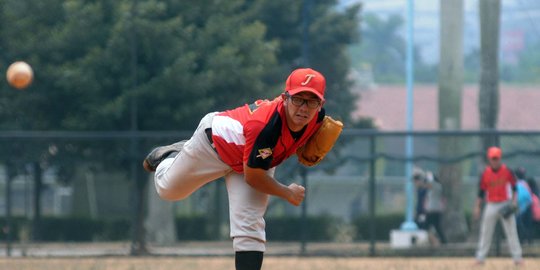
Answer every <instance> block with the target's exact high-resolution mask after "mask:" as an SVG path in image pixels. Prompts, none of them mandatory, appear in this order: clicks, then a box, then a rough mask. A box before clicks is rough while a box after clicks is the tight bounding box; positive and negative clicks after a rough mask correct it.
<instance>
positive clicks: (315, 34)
mask: <svg viewBox="0 0 540 270" xmlns="http://www.w3.org/2000/svg"><path fill="white" fill-rule="evenodd" d="M303 2H305V3H308V2H309V3H310V7H309V8H308V9H307V10H308V12H307V14H306V15H307V16H308V19H309V28H308V37H307V38H308V42H309V48H310V49H309V55H308V58H309V65H310V66H311V67H313V68H315V69H317V70H319V71H321V72H322V73H323V74H324V75H325V77H326V81H327V92H326V93H327V100H328V102H327V103H326V105H325V108H326V110H327V113H328V114H330V115H332V116H334V117H335V118H339V119H341V120H343V121H344V122H345V124H346V125H347V124H350V123H351V119H350V114H351V112H352V111H353V110H354V106H355V99H356V97H354V96H353V95H352V93H351V91H350V88H351V86H352V83H351V81H350V80H349V79H348V78H347V76H348V75H349V69H350V61H349V55H348V52H347V47H348V46H349V45H350V44H352V43H354V42H356V41H358V40H359V38H360V37H359V31H358V22H359V18H358V16H359V12H360V6H359V5H353V6H350V7H348V8H346V9H345V10H343V11H338V10H336V9H335V6H336V4H337V1H335V0H319V1H314V0H312V1H292V2H291V1H286V0H276V1H269V0H258V1H254V3H253V4H250V5H248V6H250V8H252V10H253V11H252V12H251V13H250V14H251V16H252V19H253V20H259V21H261V22H262V23H264V25H266V26H267V32H266V36H265V38H266V39H267V40H268V41H272V42H275V43H276V44H277V50H276V52H277V53H276V55H277V62H278V66H277V68H276V69H270V70H269V72H268V76H265V77H263V78H266V79H267V80H268V82H269V84H270V85H276V86H277V87H276V90H277V91H276V92H275V93H276V94H277V93H280V92H282V91H283V88H284V77H286V76H287V75H288V74H289V73H290V71H292V69H294V68H296V67H299V66H302V61H303V60H302V42H303V39H302V36H303V32H302V30H303V29H302V19H303V18H302V16H303V13H302V8H303V6H302V3H303ZM284 10H287V12H283V11H284Z"/></svg>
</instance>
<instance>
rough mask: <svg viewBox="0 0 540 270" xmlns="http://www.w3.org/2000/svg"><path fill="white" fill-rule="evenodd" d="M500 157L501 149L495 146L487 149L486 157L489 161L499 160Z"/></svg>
mask: <svg viewBox="0 0 540 270" xmlns="http://www.w3.org/2000/svg"><path fill="white" fill-rule="evenodd" d="M501 156H502V150H501V148H499V147H496V146H492V147H490V148H488V150H487V157H488V158H489V159H492V158H501Z"/></svg>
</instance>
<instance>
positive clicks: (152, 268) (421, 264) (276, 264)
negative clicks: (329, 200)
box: [0, 257, 540, 270]
mask: <svg viewBox="0 0 540 270" xmlns="http://www.w3.org/2000/svg"><path fill="white" fill-rule="evenodd" d="M539 265H540V259H539V258H534V259H532V258H531V259H526V260H525V264H524V265H522V266H520V267H515V266H514V265H513V263H512V261H511V259H509V258H490V259H488V260H487V262H486V263H485V265H484V266H483V267H475V268H476V269H486V270H487V269H490V270H492V269H501V270H502V269H531V270H532V269H538V266H539ZM473 266H474V261H473V259H472V258H328V257H268V258H266V259H265V261H264V265H263V270H278V269H294V270H323V269H324V270H328V269H332V270H349V269H350V270H352V269H355V270H356V269H368V270H392V269H400V270H401V269H404V270H407V269H408V270H417V269H426V270H428V269H429V270H443V269H444V270H447V269H467V268H471V267H473ZM0 269H17V270H35V269H40V270H173V269H174V270H183V269H186V270H187V269H190V270H198V269H200V270H202V269H205V270H214V269H215V270H218V269H219V270H224V269H234V258H233V257H217V258H216V257H184V258H170V257H147V258H129V257H107V258H61V259H59V258H54V259H53V258H13V259H7V258H2V259H0Z"/></svg>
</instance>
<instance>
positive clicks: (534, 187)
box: [527, 177, 540, 196]
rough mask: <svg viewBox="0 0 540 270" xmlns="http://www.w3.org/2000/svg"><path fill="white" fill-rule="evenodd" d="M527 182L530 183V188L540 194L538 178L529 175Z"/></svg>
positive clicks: (535, 193)
mask: <svg viewBox="0 0 540 270" xmlns="http://www.w3.org/2000/svg"><path fill="white" fill-rule="evenodd" d="M527 184H528V185H529V188H530V189H531V192H532V193H533V194H534V195H536V196H540V194H538V192H539V191H538V185H537V184H536V180H535V179H534V177H528V178H527Z"/></svg>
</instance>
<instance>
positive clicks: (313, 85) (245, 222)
mask: <svg viewBox="0 0 540 270" xmlns="http://www.w3.org/2000/svg"><path fill="white" fill-rule="evenodd" d="M325 87H326V80H325V78H324V76H323V75H322V74H321V73H319V72H318V71H315V70H313V69H310V68H301V69H296V70H294V71H293V72H292V73H291V74H290V75H289V77H288V78H287V81H286V84H285V89H284V90H285V91H284V92H283V93H282V94H281V95H280V96H278V97H276V98H275V99H274V100H258V101H255V102H254V103H252V104H246V105H244V106H241V107H238V108H235V109H232V110H227V111H223V112H213V113H209V114H207V115H206V116H205V117H204V118H203V119H202V120H201V122H200V124H199V126H198V128H197V130H196V131H195V133H194V134H193V136H192V137H191V139H189V140H187V141H182V142H177V143H174V144H171V145H167V146H162V147H158V148H156V149H154V150H152V151H151V152H150V154H148V156H147V157H146V158H145V160H144V162H143V165H144V168H145V169H146V170H147V171H150V172H153V171H155V177H154V180H155V187H156V190H157V192H158V194H159V195H160V197H162V198H163V199H165V200H171V201H174V200H182V199H184V198H186V197H188V196H189V195H190V194H191V193H193V192H194V191H196V190H197V189H199V188H200V187H201V186H203V185H204V184H206V183H208V182H211V181H213V180H216V179H218V178H220V177H224V178H225V181H226V185H227V192H228V195H229V211H230V225H231V226H230V227H231V233H230V236H231V238H232V239H233V247H234V250H235V252H236V254H235V265H236V269H237V270H257V269H260V268H261V265H262V261H263V254H264V251H265V243H266V235H265V222H264V219H263V215H264V213H265V211H266V207H267V204H268V197H269V195H274V196H277V197H280V198H282V199H284V200H286V201H288V202H289V203H291V204H293V205H295V206H298V205H300V204H301V203H302V201H303V200H304V196H305V188H304V187H303V186H301V185H298V184H294V183H293V184H290V185H288V186H287V185H283V184H281V183H280V182H279V181H278V180H276V179H275V178H274V170H275V167H276V166H278V165H279V164H281V163H282V162H283V161H285V160H286V159H287V158H288V157H290V156H291V155H294V154H295V153H296V150H297V149H298V148H299V147H301V146H303V145H304V144H306V142H307V141H308V139H309V138H310V137H311V136H312V135H313V134H314V133H315V132H316V131H317V130H318V129H319V127H320V126H321V123H322V120H323V118H324V116H325V112H324V108H323V105H324V102H325V99H324V93H325Z"/></svg>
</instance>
